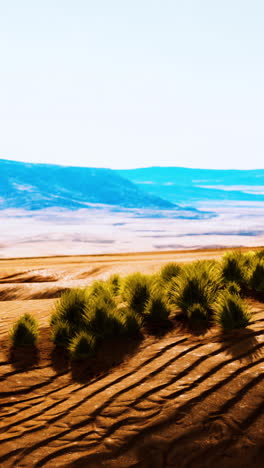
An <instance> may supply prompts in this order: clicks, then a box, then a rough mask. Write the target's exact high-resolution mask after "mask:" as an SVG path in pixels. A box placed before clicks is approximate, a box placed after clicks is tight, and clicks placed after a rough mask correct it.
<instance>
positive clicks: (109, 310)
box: [84, 296, 122, 339]
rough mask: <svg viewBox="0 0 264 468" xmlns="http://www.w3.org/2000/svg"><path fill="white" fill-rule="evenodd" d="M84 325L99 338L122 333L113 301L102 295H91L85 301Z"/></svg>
mask: <svg viewBox="0 0 264 468" xmlns="http://www.w3.org/2000/svg"><path fill="white" fill-rule="evenodd" d="M84 326H85V328H86V329H87V330H89V331H90V332H91V333H93V334H94V335H96V336H97V337H98V338H100V339H103V338H106V337H109V336H114V335H118V334H122V330H121V328H122V324H121V323H120V321H119V318H118V315H117V313H116V309H115V303H114V302H113V301H112V302H110V301H108V300H105V297H104V296H102V297H101V296H97V297H95V296H93V297H91V298H90V300H89V301H88V302H87V305H86V308H85V324H84Z"/></svg>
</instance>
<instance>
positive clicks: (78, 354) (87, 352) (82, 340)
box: [69, 331, 96, 359]
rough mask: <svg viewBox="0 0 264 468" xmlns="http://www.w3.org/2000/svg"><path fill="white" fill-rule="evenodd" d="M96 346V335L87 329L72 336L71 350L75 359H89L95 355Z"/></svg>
mask: <svg viewBox="0 0 264 468" xmlns="http://www.w3.org/2000/svg"><path fill="white" fill-rule="evenodd" d="M95 347H96V338H95V336H93V335H92V334H91V333H88V332H86V331H80V332H79V333H77V334H76V335H75V336H74V337H73V338H72V340H71V342H70V345H69V351H70V355H71V357H72V358H73V359H87V358H89V357H92V356H93V355H94V353H95Z"/></svg>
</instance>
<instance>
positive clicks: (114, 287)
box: [107, 274, 122, 296]
mask: <svg viewBox="0 0 264 468" xmlns="http://www.w3.org/2000/svg"><path fill="white" fill-rule="evenodd" d="M107 283H108V285H109V289H110V291H111V293H112V294H113V295H114V296H118V294H119V292H120V289H121V284H122V279H121V276H120V275H118V274H113V275H111V276H110V277H109V278H108V281H107Z"/></svg>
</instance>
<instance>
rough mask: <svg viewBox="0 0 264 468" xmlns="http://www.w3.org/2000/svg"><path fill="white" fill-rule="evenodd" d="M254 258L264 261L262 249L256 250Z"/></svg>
mask: <svg viewBox="0 0 264 468" xmlns="http://www.w3.org/2000/svg"><path fill="white" fill-rule="evenodd" d="M255 256H256V258H259V259H264V249H261V250H257V252H255Z"/></svg>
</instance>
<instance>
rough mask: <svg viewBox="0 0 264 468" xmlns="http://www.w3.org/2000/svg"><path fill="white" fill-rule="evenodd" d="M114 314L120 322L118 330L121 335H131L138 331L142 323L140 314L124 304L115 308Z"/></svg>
mask: <svg viewBox="0 0 264 468" xmlns="http://www.w3.org/2000/svg"><path fill="white" fill-rule="evenodd" d="M116 314H117V316H118V319H119V321H120V323H121V328H120V332H121V334H122V335H126V336H133V335H137V334H138V333H139V331H140V328H141V325H142V318H141V316H140V315H138V314H137V313H136V312H134V311H132V310H129V309H128V308H127V307H124V306H123V307H120V308H119V309H117V311H116Z"/></svg>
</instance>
